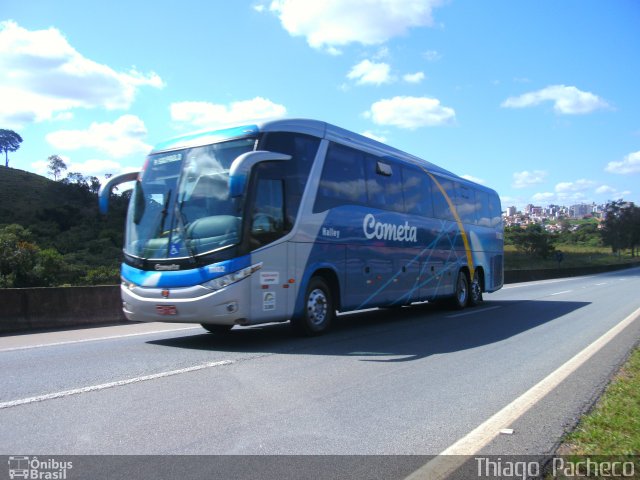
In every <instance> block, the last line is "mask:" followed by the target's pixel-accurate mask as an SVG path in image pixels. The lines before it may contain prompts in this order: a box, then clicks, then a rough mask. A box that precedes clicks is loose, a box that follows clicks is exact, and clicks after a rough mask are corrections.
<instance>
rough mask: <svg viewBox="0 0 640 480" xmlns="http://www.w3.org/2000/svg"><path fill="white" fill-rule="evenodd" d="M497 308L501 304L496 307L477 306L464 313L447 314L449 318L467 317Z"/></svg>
mask: <svg viewBox="0 0 640 480" xmlns="http://www.w3.org/2000/svg"><path fill="white" fill-rule="evenodd" d="M496 308H502V306H501V305H496V306H495V307H486V308H475V309H473V310H468V311H466V312H463V313H456V314H454V315H447V318H457V317H465V316H467V315H473V314H475V313H482V312H488V311H489V310H495V309H496Z"/></svg>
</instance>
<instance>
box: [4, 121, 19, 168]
mask: <svg viewBox="0 0 640 480" xmlns="http://www.w3.org/2000/svg"><path fill="white" fill-rule="evenodd" d="M21 143H22V137H21V136H20V135H18V134H17V133H16V132H14V131H13V130H5V129H2V128H0V151H3V152H4V166H5V167H7V168H8V167H9V152H15V151H16V150H18V149H19V148H20V144H21Z"/></svg>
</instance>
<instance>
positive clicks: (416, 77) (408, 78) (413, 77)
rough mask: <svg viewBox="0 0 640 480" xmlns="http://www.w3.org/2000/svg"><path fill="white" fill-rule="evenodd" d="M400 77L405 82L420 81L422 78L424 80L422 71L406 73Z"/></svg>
mask: <svg viewBox="0 0 640 480" xmlns="http://www.w3.org/2000/svg"><path fill="white" fill-rule="evenodd" d="M402 79H403V80H404V81H405V82H407V83H420V82H421V81H422V80H424V73H423V72H416V73H407V74H406V75H403V76H402Z"/></svg>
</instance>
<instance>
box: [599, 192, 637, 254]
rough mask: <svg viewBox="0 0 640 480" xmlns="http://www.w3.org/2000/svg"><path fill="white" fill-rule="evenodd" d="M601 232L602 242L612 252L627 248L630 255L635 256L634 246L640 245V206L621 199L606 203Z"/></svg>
mask: <svg viewBox="0 0 640 480" xmlns="http://www.w3.org/2000/svg"><path fill="white" fill-rule="evenodd" d="M601 232H602V242H603V243H604V244H605V245H609V246H610V247H611V250H612V251H613V253H617V252H619V251H620V250H624V249H625V248H629V249H631V256H632V257H633V256H635V251H636V247H637V246H638V245H640V207H636V206H635V205H634V204H633V203H627V202H624V201H623V200H617V201H613V202H609V203H607V207H606V210H605V220H604V222H603V224H602V230H601Z"/></svg>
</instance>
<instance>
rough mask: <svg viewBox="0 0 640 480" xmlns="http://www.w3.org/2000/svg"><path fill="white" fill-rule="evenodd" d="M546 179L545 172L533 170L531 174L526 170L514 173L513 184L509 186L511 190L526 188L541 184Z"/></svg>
mask: <svg viewBox="0 0 640 480" xmlns="http://www.w3.org/2000/svg"><path fill="white" fill-rule="evenodd" d="M546 177H547V172H545V171H543V170H534V171H533V172H529V171H527V170H525V171H523V172H515V173H514V174H513V183H512V184H511V186H512V187H513V188H526V187H529V186H531V185H537V184H539V183H542V182H543V181H544V179H545V178H546Z"/></svg>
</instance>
